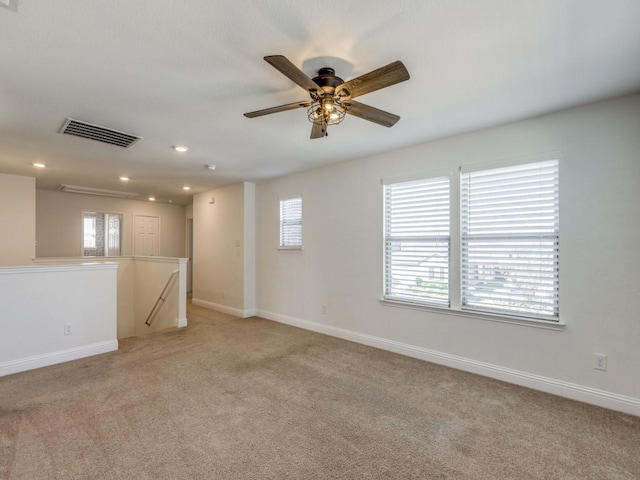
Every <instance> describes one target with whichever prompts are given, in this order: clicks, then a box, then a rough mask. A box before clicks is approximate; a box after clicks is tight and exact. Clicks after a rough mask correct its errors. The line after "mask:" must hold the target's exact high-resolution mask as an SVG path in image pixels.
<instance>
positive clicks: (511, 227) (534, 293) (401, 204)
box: [384, 157, 559, 322]
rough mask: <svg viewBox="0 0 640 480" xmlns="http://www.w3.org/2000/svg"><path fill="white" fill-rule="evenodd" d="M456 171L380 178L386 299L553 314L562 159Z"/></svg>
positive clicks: (524, 315)
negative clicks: (413, 177)
mask: <svg viewBox="0 0 640 480" xmlns="http://www.w3.org/2000/svg"><path fill="white" fill-rule="evenodd" d="M547 158H549V157H547ZM452 176H453V179H454V184H456V185H458V184H459V186H460V209H459V211H458V209H457V208H455V209H453V210H451V208H450V197H451V189H450V177H444V176H441V177H430V178H423V179H417V180H411V181H403V182H393V183H389V182H387V184H386V185H385V187H384V207H385V221H384V225H385V233H384V238H385V253H384V300H388V301H390V302H392V303H393V302H399V303H407V304H414V305H415V304H419V305H424V306H435V307H441V308H448V309H450V310H452V311H458V312H473V313H474V314H476V315H478V314H479V315H482V314H487V315H494V316H495V315H503V316H504V315H506V316H509V317H518V318H521V319H523V320H524V321H526V320H527V319H529V320H531V319H534V320H545V321H551V322H559V161H558V160H557V159H545V160H544V161H538V162H531V163H525V164H517V165H513V164H511V165H507V166H500V167H497V166H494V167H489V168H488V167H478V166H472V167H463V168H461V169H460V170H459V172H455V173H453V174H452ZM456 193H457V192H456ZM454 195H455V194H454ZM456 205H457V202H456ZM450 225H460V230H459V233H458V230H457V228H456V229H454V232H455V235H454V237H450ZM451 265H455V268H454V270H453V271H451V270H450V266H451Z"/></svg>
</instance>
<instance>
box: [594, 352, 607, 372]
mask: <svg viewBox="0 0 640 480" xmlns="http://www.w3.org/2000/svg"><path fill="white" fill-rule="evenodd" d="M594 355H595V357H596V364H595V365H594V367H593V368H595V369H596V370H606V369H607V356H606V355H605V354H603V353H594Z"/></svg>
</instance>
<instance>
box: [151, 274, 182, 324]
mask: <svg viewBox="0 0 640 480" xmlns="http://www.w3.org/2000/svg"><path fill="white" fill-rule="evenodd" d="M178 272H180V269H179V268H178V269H176V270H174V271H173V272H171V275H169V280H167V283H166V284H165V286H164V288H163V289H162V292H160V296H159V297H158V300H156V303H155V305H154V306H153V308H152V309H151V311H150V312H149V316H148V317H147V320H145V322H144V324H145V325H146V326H147V327H150V326H151V324H152V323H153V320H154V319H155V317H156V315H157V314H158V312H159V311H160V307H162V305H164V300H165V298H164V294H165V293H167V289H168V288H169V284H170V283H171V280H173V277H174V276H175V275H176V274H177V273H178ZM161 302H162V303H161Z"/></svg>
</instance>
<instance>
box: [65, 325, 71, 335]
mask: <svg viewBox="0 0 640 480" xmlns="http://www.w3.org/2000/svg"><path fill="white" fill-rule="evenodd" d="M72 333H73V330H72V328H71V324H70V323H65V324H64V334H65V335H71V334H72Z"/></svg>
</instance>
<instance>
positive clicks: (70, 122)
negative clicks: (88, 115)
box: [60, 118, 142, 148]
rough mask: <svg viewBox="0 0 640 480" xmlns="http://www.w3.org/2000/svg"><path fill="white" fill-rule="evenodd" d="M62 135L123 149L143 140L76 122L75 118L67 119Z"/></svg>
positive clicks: (116, 131) (61, 131)
mask: <svg viewBox="0 0 640 480" xmlns="http://www.w3.org/2000/svg"><path fill="white" fill-rule="evenodd" d="M60 133H63V134H65V135H75V136H76V137H82V138H88V139H89V140H96V141H98V142H103V143H108V144H110V145H116V146H118V147H123V148H129V147H130V146H131V145H133V144H134V143H136V142H137V141H138V140H141V138H142V137H137V136H135V135H132V134H130V133H124V132H120V131H118V130H113V129H111V128H106V127H101V126H100V125H92V124H90V123H86V122H81V121H79V120H74V119H73V118H67V121H66V122H64V125H63V126H62V128H61V129H60Z"/></svg>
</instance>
